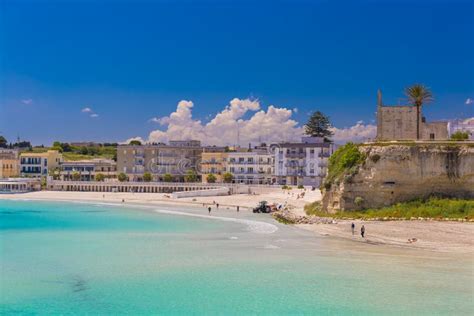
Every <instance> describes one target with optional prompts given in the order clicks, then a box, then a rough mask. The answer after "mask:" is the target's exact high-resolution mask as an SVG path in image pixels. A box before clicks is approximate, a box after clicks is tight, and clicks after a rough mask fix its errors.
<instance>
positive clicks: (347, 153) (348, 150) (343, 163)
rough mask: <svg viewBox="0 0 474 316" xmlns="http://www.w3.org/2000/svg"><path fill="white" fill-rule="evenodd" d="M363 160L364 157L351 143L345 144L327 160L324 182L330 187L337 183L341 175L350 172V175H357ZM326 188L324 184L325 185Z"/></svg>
mask: <svg viewBox="0 0 474 316" xmlns="http://www.w3.org/2000/svg"><path fill="white" fill-rule="evenodd" d="M364 160H365V155H364V154H363V153H361V152H360V151H359V148H358V147H357V146H356V145H354V144H353V143H347V144H345V145H344V146H342V147H339V148H338V149H337V150H336V151H335V152H334V154H333V155H332V156H331V157H330V158H329V166H328V175H327V176H326V180H325V182H326V183H328V184H327V185H328V186H330V185H331V184H332V183H337V181H338V180H339V178H340V177H341V175H343V174H344V173H347V172H348V171H350V173H351V174H352V175H354V174H356V173H357V170H358V166H359V165H360V164H362V163H363V162H364ZM325 187H326V184H325Z"/></svg>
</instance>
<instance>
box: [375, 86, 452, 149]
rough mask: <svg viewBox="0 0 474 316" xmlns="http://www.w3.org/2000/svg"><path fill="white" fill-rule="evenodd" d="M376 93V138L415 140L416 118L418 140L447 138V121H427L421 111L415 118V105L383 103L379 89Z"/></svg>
mask: <svg viewBox="0 0 474 316" xmlns="http://www.w3.org/2000/svg"><path fill="white" fill-rule="evenodd" d="M377 94H378V95H377V140H417V139H418V137H417V120H419V122H418V123H419V129H420V138H419V139H420V140H446V139H448V124H447V122H432V123H428V122H426V119H425V117H423V114H422V113H420V117H419V118H417V110H416V107H415V106H412V105H401V106H400V105H399V106H389V105H384V104H383V103H382V93H381V92H380V90H379V91H378V92H377Z"/></svg>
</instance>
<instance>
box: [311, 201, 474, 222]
mask: <svg viewBox="0 0 474 316" xmlns="http://www.w3.org/2000/svg"><path fill="white" fill-rule="evenodd" d="M305 211H306V214H308V215H315V216H320V217H334V218H354V219H369V218H384V217H392V218H404V219H410V218H412V217H417V218H418V217H423V218H435V219H441V218H450V219H458V218H464V219H474V200H458V199H445V198H436V197H432V198H429V199H428V200H425V201H424V200H414V201H410V202H404V203H398V204H395V205H392V206H388V207H383V208H378V209H366V210H362V211H346V212H342V211H341V212H337V213H335V214H329V213H326V212H324V211H322V210H321V204H320V203H319V202H315V203H311V204H308V205H306V206H305Z"/></svg>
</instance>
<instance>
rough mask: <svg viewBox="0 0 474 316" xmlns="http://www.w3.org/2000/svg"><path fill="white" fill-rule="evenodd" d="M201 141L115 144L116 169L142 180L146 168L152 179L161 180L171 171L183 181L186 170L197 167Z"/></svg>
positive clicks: (132, 177)
mask: <svg viewBox="0 0 474 316" xmlns="http://www.w3.org/2000/svg"><path fill="white" fill-rule="evenodd" d="M201 153H202V147H201V143H200V142H199V141H196V140H192V141H170V143H169V145H165V144H147V145H120V146H118V147H117V173H122V172H123V173H125V174H126V175H127V176H128V178H129V180H130V181H143V175H144V174H145V172H149V173H150V174H151V175H152V177H153V181H164V176H165V175H166V174H170V175H171V176H172V177H173V181H177V182H181V181H184V176H185V174H186V172H187V170H195V171H197V169H198V168H197V166H198V165H199V161H200V159H201Z"/></svg>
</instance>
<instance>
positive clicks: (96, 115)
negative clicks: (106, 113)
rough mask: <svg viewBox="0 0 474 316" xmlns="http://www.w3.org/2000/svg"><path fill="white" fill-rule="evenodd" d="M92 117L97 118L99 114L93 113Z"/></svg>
mask: <svg viewBox="0 0 474 316" xmlns="http://www.w3.org/2000/svg"><path fill="white" fill-rule="evenodd" d="M90 117H92V118H96V117H99V114H97V113H92V114H91V115H90Z"/></svg>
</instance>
